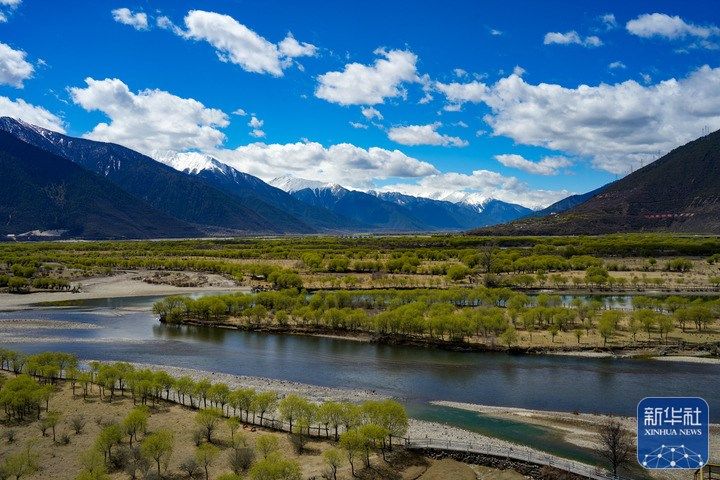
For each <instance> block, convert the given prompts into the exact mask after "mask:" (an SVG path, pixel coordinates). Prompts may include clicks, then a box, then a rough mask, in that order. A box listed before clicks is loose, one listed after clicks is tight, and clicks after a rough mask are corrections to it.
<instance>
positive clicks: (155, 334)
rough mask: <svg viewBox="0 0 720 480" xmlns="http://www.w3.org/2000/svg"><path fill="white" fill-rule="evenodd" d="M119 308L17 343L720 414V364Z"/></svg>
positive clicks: (391, 385) (516, 402) (477, 399)
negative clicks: (487, 346)
mask: <svg viewBox="0 0 720 480" xmlns="http://www.w3.org/2000/svg"><path fill="white" fill-rule="evenodd" d="M117 312H118V311H117V310H112V309H105V308H97V307H96V308H92V309H48V310H38V311H34V312H32V318H36V319H40V320H64V321H72V322H88V323H91V324H93V325H96V326H98V327H100V328H95V329H42V328H38V329H32V330H31V331H28V330H24V331H21V330H19V331H18V332H17V333H14V334H12V336H22V335H24V336H28V337H32V338H41V337H44V338H46V339H47V340H48V341H43V342H39V343H38V342H32V341H30V342H29V343H27V342H26V343H18V344H17V345H13V347H14V348H18V349H21V350H25V351H41V350H51V349H58V350H67V351H72V352H75V353H77V354H78V355H79V356H80V357H82V358H100V359H110V360H118V359H126V360H131V361H137V362H145V363H157V364H167V365H177V366H184V367H193V368H200V369H209V370H217V371H221V372H226V373H235V374H245V375H256V376H267V377H273V378H282V379H287V380H294V381H299V382H304V383H314V384H320V385H327V386H338V387H353V388H367V389H374V390H378V391H381V392H384V393H387V394H390V395H394V396H397V397H400V398H404V399H409V400H420V401H428V400H453V401H461V402H470V403H480V404H488V405H507V406H517V407H526V408H538V409H552V410H564V411H575V410H578V411H585V412H608V413H621V414H626V415H631V414H633V413H634V410H635V405H636V403H637V402H638V401H639V400H640V399H642V398H643V397H645V396H649V395H700V396H704V397H705V398H706V399H707V400H708V402H709V403H710V405H711V407H713V408H712V409H711V411H712V412H720V393H718V391H717V390H716V389H712V388H708V387H710V386H712V385H715V383H716V381H717V378H718V377H717V375H718V374H720V366H718V365H703V364H687V363H667V362H653V361H649V360H648V361H643V360H622V359H612V358H595V359H579V358H572V357H559V356H510V355H505V354H493V353H467V352H449V351H435V350H426V349H417V348H411V347H401V346H390V345H375V344H369V343H364V342H355V341H344V340H339V339H333V338H321V337H303V336H294V335H285V336H283V335H273V334H265V333H256V332H240V331H236V330H227V329H216V328H206V327H198V326H168V325H162V324H160V323H158V322H157V320H156V319H155V318H154V317H153V315H152V314H150V313H148V312H146V311H142V312H141V311H125V312H123V315H119V316H118V315H117ZM29 315H30V313H29V312H27V311H25V312H7V313H1V314H0V319H2V318H29ZM32 338H31V339H30V340H32ZM73 339H82V340H83V341H84V342H83V343H77V342H73ZM116 339H122V340H121V341H117V340H116ZM26 340H27V339H26ZM95 341H96V342H95ZM88 342H89V343H88ZM716 414H717V413H716Z"/></svg>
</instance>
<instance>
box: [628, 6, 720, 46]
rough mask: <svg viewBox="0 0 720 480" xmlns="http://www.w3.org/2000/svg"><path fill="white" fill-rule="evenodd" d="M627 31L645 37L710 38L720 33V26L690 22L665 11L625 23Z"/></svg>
mask: <svg viewBox="0 0 720 480" xmlns="http://www.w3.org/2000/svg"><path fill="white" fill-rule="evenodd" d="M625 28H627V31H628V32H630V33H631V34H633V35H637V36H638V37H643V38H651V37H663V38H667V39H670V40H675V39H678V38H684V37H688V36H690V37H698V38H704V39H706V38H709V37H711V36H715V35H720V28H718V27H717V26H715V25H705V26H699V25H695V24H693V23H688V22H686V21H685V20H683V19H682V18H680V17H679V16H677V15H675V16H672V17H671V16H670V15H666V14H664V13H646V14H643V15H640V16H638V17H637V18H634V19H632V20H630V21H629V22H627V24H625Z"/></svg>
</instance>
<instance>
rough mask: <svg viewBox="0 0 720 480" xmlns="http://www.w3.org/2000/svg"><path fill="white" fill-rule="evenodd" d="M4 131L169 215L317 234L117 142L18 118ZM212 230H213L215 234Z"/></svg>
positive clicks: (240, 228)
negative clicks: (69, 133) (68, 133)
mask: <svg viewBox="0 0 720 480" xmlns="http://www.w3.org/2000/svg"><path fill="white" fill-rule="evenodd" d="M0 130H4V131H7V132H9V133H11V134H13V135H15V136H16V137H18V138H19V139H21V140H23V141H25V142H27V143H29V144H31V145H34V146H36V147H38V148H42V149H43V150H47V151H48V152H51V153H54V154H56V155H59V156H61V157H63V158H66V159H68V160H71V161H73V162H75V163H77V164H78V165H80V166H82V167H84V168H85V169H87V170H90V171H91V172H95V173H97V174H98V175H101V176H103V177H105V178H107V180H109V181H110V182H112V183H114V184H115V185H117V186H119V187H120V188H122V189H123V190H125V191H126V192H128V193H130V194H132V195H134V196H136V197H138V198H140V199H142V200H144V201H146V202H147V203H148V204H150V205H151V206H152V207H153V208H155V209H157V210H159V211H161V212H164V213H166V214H168V215H171V216H173V217H176V218H178V219H181V220H184V221H186V222H190V223H194V224H197V225H203V226H208V227H211V229H212V230H215V231H217V230H222V231H227V232H228V233H248V232H251V233H286V232H293V233H310V232H313V231H314V229H313V228H312V227H310V226H308V225H307V224H305V223H304V222H302V221H300V220H298V219H296V218H295V217H293V216H291V215H289V214H286V213H285V212H282V211H280V210H279V209H277V208H275V207H273V206H271V205H269V204H267V203H264V202H262V201H260V200H259V199H252V200H250V199H246V200H243V199H240V198H238V197H236V196H233V195H229V194H228V193H225V192H222V191H220V190H218V189H217V188H214V187H212V186H210V185H208V183H207V182H205V181H202V180H201V179H198V178H193V177H192V176H190V175H186V174H184V173H182V172H178V171H177V170H175V169H173V168H171V167H169V166H167V165H164V164H162V163H160V162H156V161H155V160H153V159H152V158H150V157H147V156H145V155H142V154H141V153H138V152H136V151H134V150H130V149H129V148H126V147H123V146H120V145H116V144H113V143H105V142H96V141H92V140H86V139H82V138H74V137H69V136H66V135H63V134H60V133H57V132H53V131H50V130H46V129H43V128H40V127H36V126H34V125H29V124H27V123H25V122H22V121H18V120H15V119H12V118H8V117H3V118H0ZM212 230H211V231H212Z"/></svg>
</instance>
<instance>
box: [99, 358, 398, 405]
mask: <svg viewBox="0 0 720 480" xmlns="http://www.w3.org/2000/svg"><path fill="white" fill-rule="evenodd" d="M88 362H89V360H88ZM85 363H87V362H85ZM130 364H131V365H132V366H134V367H135V368H138V369H149V370H153V371H157V370H164V371H166V372H167V373H169V374H170V375H171V376H173V377H180V376H183V375H187V376H188V377H190V378H192V379H193V381H196V382H197V381H198V380H203V379H207V380H210V381H211V382H213V383H218V382H221V383H225V384H227V385H228V387H230V388H233V389H234V388H239V387H250V388H253V389H255V390H257V391H261V392H263V391H270V390H271V391H274V392H276V393H278V394H279V395H281V396H284V395H288V394H291V393H293V394H296V395H301V396H303V397H305V398H307V399H308V400H312V401H313V402H327V401H338V402H342V401H350V402H358V401H364V400H380V399H382V398H385V397H384V396H382V395H380V394H378V393H376V392H374V391H372V390H361V389H344V388H332V387H323V386H320V385H309V384H305V383H299V382H291V381H288V380H278V379H274V378H266V377H252V376H247V375H232V374H229V373H217V372H209V371H206V370H198V369H194V368H188V367H171V366H165V365H153V364H148V363H136V362H130Z"/></svg>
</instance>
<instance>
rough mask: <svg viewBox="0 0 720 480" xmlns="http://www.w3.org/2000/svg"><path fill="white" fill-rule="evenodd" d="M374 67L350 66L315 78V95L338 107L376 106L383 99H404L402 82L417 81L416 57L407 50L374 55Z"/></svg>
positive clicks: (382, 50) (377, 52)
mask: <svg viewBox="0 0 720 480" xmlns="http://www.w3.org/2000/svg"><path fill="white" fill-rule="evenodd" d="M374 53H375V54H376V55H379V56H380V57H383V58H379V59H377V60H375V63H374V64H373V65H363V64H361V63H350V64H347V65H345V68H344V70H343V71H342V72H327V73H325V74H323V75H320V77H318V86H317V88H316V90H315V96H316V97H318V98H321V99H323V100H327V101H328V102H332V103H338V104H340V105H376V104H378V103H383V102H384V101H385V99H386V98H394V97H405V94H406V92H405V89H404V88H403V86H402V85H403V83H404V82H417V81H419V79H418V76H417V70H416V68H415V63H416V62H417V56H416V55H415V54H414V53H412V52H410V51H407V50H389V51H387V50H384V49H378V50H375V52H374Z"/></svg>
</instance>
